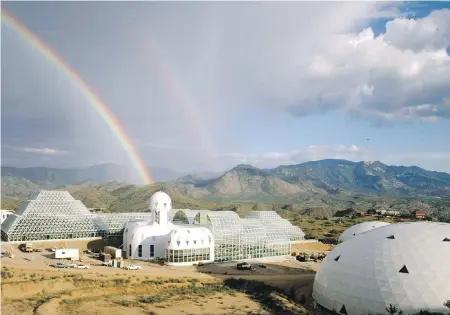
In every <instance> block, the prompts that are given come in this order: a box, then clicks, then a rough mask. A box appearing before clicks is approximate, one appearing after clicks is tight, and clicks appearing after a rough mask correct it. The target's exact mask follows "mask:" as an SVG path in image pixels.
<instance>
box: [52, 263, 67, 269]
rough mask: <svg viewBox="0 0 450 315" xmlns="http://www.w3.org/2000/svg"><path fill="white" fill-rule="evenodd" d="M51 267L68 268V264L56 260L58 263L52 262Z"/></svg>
mask: <svg viewBox="0 0 450 315" xmlns="http://www.w3.org/2000/svg"><path fill="white" fill-rule="evenodd" d="M53 267H55V268H69V265H67V264H63V263H60V262H58V263H56V264H54V265H53Z"/></svg>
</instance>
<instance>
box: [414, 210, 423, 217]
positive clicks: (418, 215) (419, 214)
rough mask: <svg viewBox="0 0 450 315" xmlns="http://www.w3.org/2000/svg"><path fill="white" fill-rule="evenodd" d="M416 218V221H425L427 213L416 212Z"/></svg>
mask: <svg viewBox="0 0 450 315" xmlns="http://www.w3.org/2000/svg"><path fill="white" fill-rule="evenodd" d="M414 216H415V217H416V219H424V218H425V212H423V211H415V212H414Z"/></svg>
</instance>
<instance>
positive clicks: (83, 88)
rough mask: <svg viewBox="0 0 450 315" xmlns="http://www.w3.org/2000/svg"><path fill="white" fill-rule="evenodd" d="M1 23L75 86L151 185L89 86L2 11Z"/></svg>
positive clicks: (141, 164) (135, 154)
mask: <svg viewBox="0 0 450 315" xmlns="http://www.w3.org/2000/svg"><path fill="white" fill-rule="evenodd" d="M1 21H2V23H4V24H5V25H6V26H7V27H9V28H10V29H12V30H13V31H14V32H15V33H17V34H18V35H19V36H20V37H21V38H22V39H23V40H25V41H26V42H28V43H30V44H31V45H32V46H33V47H34V48H35V49H37V50H38V51H39V52H40V53H41V54H42V55H43V56H44V57H45V58H46V59H47V60H48V61H50V62H51V63H53V64H54V65H55V66H56V67H57V68H58V69H59V70H60V71H61V72H62V73H64V74H65V75H66V77H67V78H68V79H69V80H70V81H71V82H72V84H73V85H74V86H76V87H77V88H78V89H79V91H80V92H81V93H82V94H83V95H84V97H86V99H87V100H88V102H89V103H90V104H91V105H92V107H93V108H94V109H95V110H96V111H97V113H98V114H99V115H100V117H101V118H102V119H103V120H104V121H105V123H106V124H107V125H108V127H109V129H110V130H111V131H112V132H113V134H114V135H115V137H116V138H117V140H119V142H120V144H121V146H122V147H123V148H124V150H125V151H126V152H127V154H128V157H129V158H130V160H131V163H132V164H133V166H134V167H135V168H136V170H137V171H138V173H139V175H140V177H141V178H142V180H143V181H144V183H145V184H146V185H150V184H152V183H153V182H154V181H153V179H152V177H151V174H150V171H149V170H147V167H146V166H145V163H144V161H143V160H142V158H141V157H140V156H139V153H138V151H137V149H136V148H135V147H134V146H133V144H132V142H131V140H130V139H129V138H128V136H127V134H126V133H125V130H124V129H123V127H122V126H121V125H120V123H119V120H118V119H117V117H116V116H115V115H114V113H113V112H111V110H109V109H108V107H107V106H106V105H105V104H104V103H103V102H102V100H101V99H100V97H98V96H97V95H96V94H95V93H94V92H93V91H92V89H91V88H90V87H89V85H88V84H87V83H86V82H85V81H84V80H83V79H82V78H81V76H80V75H79V74H78V73H77V72H76V71H75V70H74V69H73V68H72V67H71V66H70V65H69V64H68V63H67V62H65V61H64V60H63V59H62V58H61V57H59V56H58V55H57V54H56V53H55V52H54V51H52V49H50V48H49V47H48V46H47V45H46V44H45V43H44V42H43V41H41V40H40V39H39V38H38V37H37V36H36V35H35V34H33V33H32V32H31V31H30V30H29V29H28V28H27V27H26V26H25V25H23V24H22V23H21V22H20V21H18V20H17V19H16V18H14V17H13V16H12V15H10V14H9V13H7V12H5V10H4V9H2V12H1Z"/></svg>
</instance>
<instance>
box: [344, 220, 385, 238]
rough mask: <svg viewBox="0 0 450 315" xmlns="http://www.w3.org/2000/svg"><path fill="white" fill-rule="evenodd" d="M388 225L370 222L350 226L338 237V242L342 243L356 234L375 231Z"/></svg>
mask: <svg viewBox="0 0 450 315" xmlns="http://www.w3.org/2000/svg"><path fill="white" fill-rule="evenodd" d="M389 224H390V223H387V222H381V221H370V222H362V223H359V224H355V225H352V226H351V227H349V228H348V229H346V230H345V231H344V232H342V234H341V236H340V237H339V242H344V241H346V240H348V239H350V238H352V237H353V236H355V235H357V234H361V233H364V232H367V231H370V230H372V229H376V228H379V227H381V226H385V225H389Z"/></svg>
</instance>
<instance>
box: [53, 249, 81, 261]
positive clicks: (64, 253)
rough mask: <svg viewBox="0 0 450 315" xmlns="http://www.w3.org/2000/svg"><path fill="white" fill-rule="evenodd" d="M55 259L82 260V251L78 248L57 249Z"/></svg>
mask: <svg viewBox="0 0 450 315" xmlns="http://www.w3.org/2000/svg"><path fill="white" fill-rule="evenodd" d="M55 258H56V259H71V260H80V250H79V249H78V248H57V249H56V251H55Z"/></svg>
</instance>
